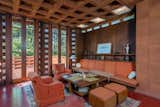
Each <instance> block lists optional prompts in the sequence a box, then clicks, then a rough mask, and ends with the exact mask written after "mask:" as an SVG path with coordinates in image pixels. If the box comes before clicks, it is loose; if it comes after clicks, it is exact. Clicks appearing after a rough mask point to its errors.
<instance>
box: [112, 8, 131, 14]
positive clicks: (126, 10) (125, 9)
mask: <svg viewBox="0 0 160 107" xmlns="http://www.w3.org/2000/svg"><path fill="white" fill-rule="evenodd" d="M130 11H131V9H130V8H128V7H127V6H122V7H120V8H117V9H114V10H112V12H113V13H114V14H116V15H122V14H125V13H128V12H130Z"/></svg>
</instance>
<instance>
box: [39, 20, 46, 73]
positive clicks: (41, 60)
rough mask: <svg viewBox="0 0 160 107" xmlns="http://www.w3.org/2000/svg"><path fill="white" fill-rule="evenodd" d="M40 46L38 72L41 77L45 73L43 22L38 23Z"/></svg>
mask: <svg viewBox="0 0 160 107" xmlns="http://www.w3.org/2000/svg"><path fill="white" fill-rule="evenodd" d="M40 29H41V31H40V35H39V36H40V43H39V44H40V45H41V47H39V50H40V53H39V54H40V60H39V61H40V72H41V74H42V75H43V74H44V72H45V67H44V66H45V46H44V45H45V37H44V30H45V24H44V23H43V22H40Z"/></svg>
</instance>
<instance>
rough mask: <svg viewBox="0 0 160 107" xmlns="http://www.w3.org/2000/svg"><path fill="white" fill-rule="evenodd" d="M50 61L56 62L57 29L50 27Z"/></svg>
mask: <svg viewBox="0 0 160 107" xmlns="http://www.w3.org/2000/svg"><path fill="white" fill-rule="evenodd" d="M52 63H53V64H58V29H57V28H53V29H52Z"/></svg>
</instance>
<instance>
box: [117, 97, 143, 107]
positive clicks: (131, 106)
mask: <svg viewBox="0 0 160 107" xmlns="http://www.w3.org/2000/svg"><path fill="white" fill-rule="evenodd" d="M140 103H141V102H140V101H137V100H135V99H133V98H130V97H127V99H126V100H125V101H124V102H122V103H121V104H120V105H119V106H118V107H138V106H139V105H140Z"/></svg>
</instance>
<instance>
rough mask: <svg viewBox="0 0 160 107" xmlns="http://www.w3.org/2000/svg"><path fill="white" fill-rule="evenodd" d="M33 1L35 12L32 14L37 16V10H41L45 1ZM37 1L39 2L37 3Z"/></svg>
mask: <svg viewBox="0 0 160 107" xmlns="http://www.w3.org/2000/svg"><path fill="white" fill-rule="evenodd" d="M31 1H32V3H33V4H34V5H33V7H32V8H33V11H32V13H31V16H35V15H36V13H37V10H38V9H39V8H40V6H41V4H42V2H43V0H35V1H34V0H31ZM36 1H37V2H36Z"/></svg>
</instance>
